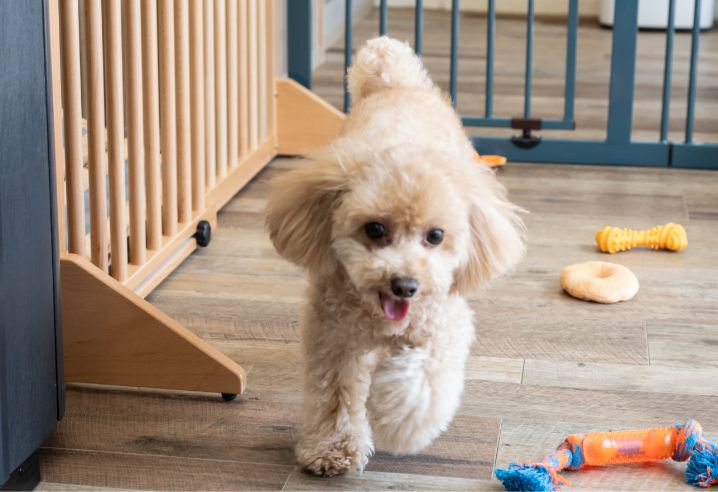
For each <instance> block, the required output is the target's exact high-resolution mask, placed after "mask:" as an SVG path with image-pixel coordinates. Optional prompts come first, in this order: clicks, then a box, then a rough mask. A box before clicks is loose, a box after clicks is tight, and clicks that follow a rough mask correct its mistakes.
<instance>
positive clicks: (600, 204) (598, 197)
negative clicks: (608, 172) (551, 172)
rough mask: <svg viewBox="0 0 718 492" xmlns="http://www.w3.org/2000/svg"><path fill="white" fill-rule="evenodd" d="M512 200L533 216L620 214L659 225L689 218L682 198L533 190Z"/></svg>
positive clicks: (514, 195) (518, 192)
mask: <svg viewBox="0 0 718 492" xmlns="http://www.w3.org/2000/svg"><path fill="white" fill-rule="evenodd" d="M511 199H512V200H513V201H514V202H516V203H517V204H518V205H520V206H522V207H524V208H526V209H527V210H530V211H532V212H533V213H542V214H544V213H551V214H577V215H581V216H582V217H584V220H586V221H590V220H592V218H593V217H595V216H606V215H613V216H615V215H621V216H623V217H625V219H624V220H629V221H630V220H631V218H632V217H633V216H636V217H641V218H644V217H650V218H653V219H654V220H657V221H659V223H662V222H682V221H685V220H686V219H688V214H687V213H686V205H685V202H684V201H683V196H682V195H659V194H654V195H643V194H634V193H629V192H625V191H624V192H620V193H619V192H616V191H613V192H596V191H581V192H577V191H569V190H564V191H562V192H561V193H560V194H559V193H551V194H548V193H546V190H543V189H540V188H535V187H534V188H531V189H525V188H524V189H521V188H514V189H512V190H511ZM598 228H600V226H599V227H598Z"/></svg>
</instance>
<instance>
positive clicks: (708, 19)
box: [598, 0, 715, 29]
mask: <svg viewBox="0 0 718 492" xmlns="http://www.w3.org/2000/svg"><path fill="white" fill-rule="evenodd" d="M615 1H619V2H620V1H621V0H615ZM694 5H695V2H694V0H676V17H675V22H676V29H691V28H693V7H694ZM613 6H614V0H601V12H600V14H599V18H598V20H599V22H600V23H601V25H603V26H609V27H610V26H613ZM714 7H715V3H714V2H713V0H702V1H701V22H700V24H701V29H710V28H711V27H713V9H714ZM638 27H647V28H657V29H665V28H666V27H668V0H639V2H638Z"/></svg>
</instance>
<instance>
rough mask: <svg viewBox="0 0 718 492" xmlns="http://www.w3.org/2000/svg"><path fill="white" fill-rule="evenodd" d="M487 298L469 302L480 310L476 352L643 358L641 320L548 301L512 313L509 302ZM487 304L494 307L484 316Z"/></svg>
mask: <svg viewBox="0 0 718 492" xmlns="http://www.w3.org/2000/svg"><path fill="white" fill-rule="evenodd" d="M488 303H489V301H482V302H476V303H474V306H475V310H476V312H477V313H479V314H478V321H477V325H478V328H477V336H476V342H475V343H474V346H473V347H472V353H473V354H475V355H482V356H489V357H506V358H515V359H524V358H530V359H548V360H567V361H579V362H613V363H627V364H648V350H647V347H646V335H645V328H644V323H643V322H640V321H635V322H631V321H620V320H614V319H609V316H605V317H604V319H600V318H592V317H591V316H590V315H589V316H587V315H586V313H585V312H582V311H581V310H580V309H577V310H575V312H574V314H573V315H572V314H571V313H566V312H559V311H560V310H559V309H552V308H551V307H548V308H541V307H538V308H537V309H535V310H531V309H526V310H525V311H524V310H520V311H519V312H516V313H514V315H513V316H512V315H511V313H510V306H507V307H501V308H499V307H497V306H495V305H494V306H489V307H488V308H487V307H485V306H486V304H488ZM489 309H493V311H492V314H491V319H490V320H487V319H485V318H484V317H483V316H484V315H483V314H482V313H485V312H487V311H488V310H489ZM499 309H501V312H502V314H501V315H499V314H497V313H498V311H499ZM504 310H508V312H507V311H504ZM517 310H518V309H517ZM532 313H533V314H532Z"/></svg>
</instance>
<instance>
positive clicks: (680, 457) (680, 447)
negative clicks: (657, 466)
mask: <svg viewBox="0 0 718 492" xmlns="http://www.w3.org/2000/svg"><path fill="white" fill-rule="evenodd" d="M675 427H676V446H675V449H674V451H673V459H674V460H675V461H686V460H687V459H688V458H690V457H691V454H693V448H695V446H696V444H697V443H698V441H699V440H700V439H701V436H702V435H703V429H702V428H701V424H699V423H698V422H696V421H695V420H693V419H690V420H688V421H687V422H686V423H685V424H683V425H681V424H676V425H675Z"/></svg>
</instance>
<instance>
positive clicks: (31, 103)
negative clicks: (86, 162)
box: [0, 0, 63, 489]
mask: <svg viewBox="0 0 718 492" xmlns="http://www.w3.org/2000/svg"><path fill="white" fill-rule="evenodd" d="M46 14H47V5H46V3H45V2H44V1H42V0H3V1H1V2H0V487H1V486H2V484H5V486H6V487H11V488H13V489H18V488H22V487H26V486H28V482H29V481H31V480H32V478H33V477H32V476H31V475H32V473H33V472H34V471H35V468H34V466H33V460H32V457H33V456H34V454H35V452H36V450H37V449H38V447H39V446H40V445H42V443H43V441H45V440H46V439H47V438H48V436H49V435H50V434H51V433H52V432H53V431H54V429H55V427H56V425H57V420H58V419H59V418H60V416H61V414H62V402H63V392H62V377H61V376H62V367H61V361H62V358H61V340H60V323H59V320H60V312H59V292H58V281H59V279H58V275H59V273H58V268H57V247H56V240H55V239H56V237H55V235H56V231H55V224H54V221H55V214H54V209H53V207H54V205H55V196H54V186H55V184H54V176H53V167H54V163H53V158H52V150H51V149H52V147H51V142H52V134H51V129H52V125H51V122H52V117H51V107H52V106H51V101H50V93H51V90H50V87H51V86H50V81H49V75H48V73H49V71H48V67H49V63H48V49H47V34H46V33H47V15H46ZM35 456H36V455H35ZM28 460H30V461H28Z"/></svg>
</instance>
